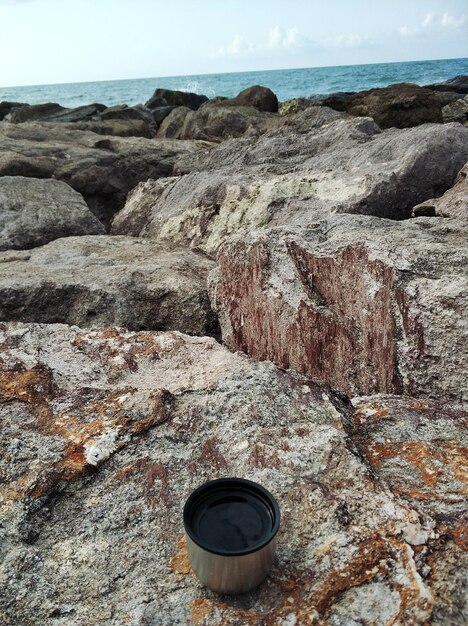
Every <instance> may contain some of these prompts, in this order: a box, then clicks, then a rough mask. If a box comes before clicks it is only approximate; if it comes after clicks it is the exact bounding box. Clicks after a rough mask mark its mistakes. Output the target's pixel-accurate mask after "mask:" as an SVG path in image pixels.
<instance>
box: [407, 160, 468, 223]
mask: <svg viewBox="0 0 468 626" xmlns="http://www.w3.org/2000/svg"><path fill="white" fill-rule="evenodd" d="M413 215H414V216H416V217H417V216H420V215H427V216H434V215H436V216H438V217H450V218H453V219H460V220H462V221H463V222H464V223H465V224H467V223H468V163H467V164H466V165H465V166H464V167H463V168H462V169H461V171H460V173H459V174H458V176H457V178H456V180H455V184H454V186H453V187H452V188H451V189H449V190H448V191H446V192H445V193H444V195H443V196H442V197H441V198H432V199H431V200H426V202H422V203H421V204H418V205H416V206H415V207H414V208H413Z"/></svg>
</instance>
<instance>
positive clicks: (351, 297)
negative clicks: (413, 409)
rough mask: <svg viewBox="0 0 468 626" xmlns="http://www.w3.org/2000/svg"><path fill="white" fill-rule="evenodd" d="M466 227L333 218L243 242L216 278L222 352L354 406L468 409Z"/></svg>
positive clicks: (221, 263) (226, 248)
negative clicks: (328, 389) (357, 399)
mask: <svg viewBox="0 0 468 626" xmlns="http://www.w3.org/2000/svg"><path fill="white" fill-rule="evenodd" d="M466 242H467V229H466V225H464V224H461V223H460V222H458V221H455V220H454V221H451V222H449V221H448V220H444V219H436V218H418V219H415V220H407V221H404V222H392V221H389V220H384V219H377V218H375V217H368V216H349V215H348V216H347V215H336V216H332V217H329V218H328V219H324V220H321V221H317V222H316V223H315V224H310V225H309V227H306V228H303V229H298V228H297V229H292V228H291V229H289V230H288V229H272V230H267V231H258V232H253V233H251V234H250V235H249V234H247V233H243V234H242V235H239V236H237V237H235V238H232V239H230V240H229V241H228V242H226V243H224V244H223V246H222V247H221V248H220V250H219V253H218V267H217V269H216V270H214V272H213V274H212V275H211V294H212V304H213V308H214V309H215V310H216V311H217V313H218V316H219V319H220V324H221V330H222V337H223V341H224V342H225V343H226V344H227V345H229V347H230V348H231V349H233V350H242V351H243V352H246V353H247V354H249V355H250V356H252V357H254V358H257V359H262V360H263V359H268V360H271V361H273V362H275V363H276V364H277V365H279V366H280V367H286V368H288V367H293V368H295V369H297V370H298V371H300V372H303V373H304V374H307V375H310V376H313V377H316V378H318V379H320V380H322V381H324V382H325V383H326V384H329V385H330V386H332V387H333V388H335V389H339V390H340V391H342V392H344V393H346V394H348V395H350V396H353V395H370V394H374V393H379V392H384V393H397V394H401V393H404V394H408V395H412V396H415V397H422V398H443V399H444V400H447V401H450V402H454V403H459V404H462V405H468V379H467V377H466V370H467V368H468V353H467V351H466V341H467V331H468V319H467V311H468V246H467V245H466Z"/></svg>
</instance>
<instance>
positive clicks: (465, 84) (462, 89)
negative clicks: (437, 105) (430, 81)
mask: <svg viewBox="0 0 468 626" xmlns="http://www.w3.org/2000/svg"><path fill="white" fill-rule="evenodd" d="M426 87H427V88H429V89H432V90H433V91H455V92H457V93H466V94H468V76H466V75H461V76H455V77H454V78H450V79H449V80H446V81H445V82H444V83H437V84H435V85H426Z"/></svg>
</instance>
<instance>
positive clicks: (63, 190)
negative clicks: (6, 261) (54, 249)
mask: <svg viewBox="0 0 468 626" xmlns="http://www.w3.org/2000/svg"><path fill="white" fill-rule="evenodd" d="M104 232H105V229H104V226H103V225H102V224H101V222H100V221H99V220H98V219H97V218H96V217H95V216H94V215H93V214H92V213H91V211H90V210H89V209H88V206H87V204H86V202H85V201H84V200H83V196H81V195H80V194H79V193H77V192H76V191H74V190H73V189H72V188H71V187H70V186H69V185H67V184H66V183H63V182H61V181H58V180H40V179H37V178H25V177H23V176H2V177H0V250H8V249H9V248H12V249H13V248H16V249H18V248H19V249H21V248H33V247H34V246H40V245H42V244H44V243H48V242H49V241H53V240H54V239H57V238H58V237H67V236H69V235H102V234H103V233H104Z"/></svg>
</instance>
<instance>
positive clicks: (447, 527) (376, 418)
mask: <svg viewBox="0 0 468 626" xmlns="http://www.w3.org/2000/svg"><path fill="white" fill-rule="evenodd" d="M353 404H354V406H355V412H354V414H353V416H352V419H351V421H350V423H349V428H348V434H350V436H351V437H352V439H353V441H354V443H355V444H356V445H357V448H358V450H359V452H360V454H361V455H362V456H363V458H364V459H365V460H366V462H367V463H368V464H369V465H370V466H371V467H372V470H373V471H374V472H375V474H376V475H377V476H378V477H379V479H380V480H382V481H383V482H384V483H385V484H386V485H387V486H388V487H389V488H390V489H391V491H392V492H393V493H394V494H396V495H398V496H400V497H402V498H404V499H405V500H406V501H407V502H408V503H409V504H410V505H411V507H414V508H415V509H416V510H418V511H420V513H421V514H422V515H427V514H428V515H430V516H431V517H432V518H433V519H434V520H435V522H436V529H435V530H436V539H435V541H433V542H430V545H429V546H427V545H424V544H426V543H427V538H426V535H425V533H422V534H421V535H420V536H419V537H418V531H416V532H415V533H414V535H413V537H412V541H413V543H417V542H418V541H420V542H421V546H420V552H419V553H418V556H417V559H421V557H426V558H427V565H426V568H427V567H430V571H429V570H427V571H428V581H429V584H430V586H431V587H432V589H433V591H434V592H435V594H436V598H437V609H436V611H435V614H434V615H433V618H434V621H436V622H439V623H441V624H450V625H453V626H458V625H459V624H465V623H466V622H467V620H468V596H467V593H466V590H467V588H468V552H467V551H468V513H467V510H466V500H467V497H468V463H467V460H468V434H467V433H468V428H467V427H468V413H466V412H462V411H455V410H451V409H450V408H447V407H446V406H445V405H444V404H440V403H426V402H420V401H416V400H414V399H412V398H401V397H395V396H374V397H372V398H355V399H354V400H353ZM455 590H456V591H455Z"/></svg>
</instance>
